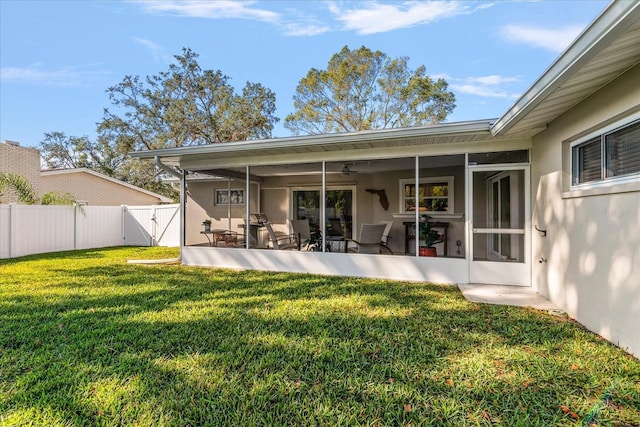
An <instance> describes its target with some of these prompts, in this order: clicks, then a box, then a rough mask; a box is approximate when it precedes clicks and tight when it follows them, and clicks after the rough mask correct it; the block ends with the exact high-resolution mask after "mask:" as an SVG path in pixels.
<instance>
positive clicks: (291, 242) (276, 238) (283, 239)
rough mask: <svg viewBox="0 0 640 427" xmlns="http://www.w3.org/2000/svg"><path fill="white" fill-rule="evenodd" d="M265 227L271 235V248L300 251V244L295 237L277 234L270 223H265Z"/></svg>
mask: <svg viewBox="0 0 640 427" xmlns="http://www.w3.org/2000/svg"><path fill="white" fill-rule="evenodd" d="M263 225H264V227H265V228H266V229H267V233H269V241H270V242H271V247H272V248H273V249H275V250H286V249H296V250H297V249H298V242H296V240H295V236H292V235H289V234H282V233H278V234H276V232H275V231H274V230H273V227H272V226H271V223H270V222H265V223H263Z"/></svg>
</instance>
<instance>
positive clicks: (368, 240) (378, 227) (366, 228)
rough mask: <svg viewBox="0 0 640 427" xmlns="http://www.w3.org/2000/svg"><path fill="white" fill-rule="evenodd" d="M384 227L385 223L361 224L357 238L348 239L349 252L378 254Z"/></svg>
mask: <svg viewBox="0 0 640 427" xmlns="http://www.w3.org/2000/svg"><path fill="white" fill-rule="evenodd" d="M386 227H387V224H362V225H361V226H360V235H359V236H358V240H353V239H349V240H348V242H349V244H350V245H349V252H357V253H361V254H379V253H380V252H381V249H382V234H383V233H384V230H385V228H386ZM352 244H353V245H352Z"/></svg>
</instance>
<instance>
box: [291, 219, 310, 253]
mask: <svg viewBox="0 0 640 427" xmlns="http://www.w3.org/2000/svg"><path fill="white" fill-rule="evenodd" d="M289 224H290V225H291V231H292V232H293V237H294V239H295V240H296V243H297V244H298V250H301V249H302V247H303V246H304V247H305V249H306V250H308V251H309V250H311V249H313V247H314V245H315V243H314V242H313V239H312V238H311V237H312V236H311V228H310V227H309V220H308V219H292V220H289Z"/></svg>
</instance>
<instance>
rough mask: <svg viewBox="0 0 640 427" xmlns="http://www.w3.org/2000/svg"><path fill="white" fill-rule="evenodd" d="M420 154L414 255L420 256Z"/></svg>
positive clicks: (417, 172) (417, 164)
mask: <svg viewBox="0 0 640 427" xmlns="http://www.w3.org/2000/svg"><path fill="white" fill-rule="evenodd" d="M419 194H420V156H416V200H415V218H414V220H415V222H416V223H415V228H416V255H415V256H416V257H418V256H420V201H419V200H418V196H419Z"/></svg>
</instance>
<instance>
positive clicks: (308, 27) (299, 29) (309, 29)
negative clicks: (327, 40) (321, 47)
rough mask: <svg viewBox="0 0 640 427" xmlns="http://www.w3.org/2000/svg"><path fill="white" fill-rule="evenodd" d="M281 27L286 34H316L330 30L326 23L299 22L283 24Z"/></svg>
mask: <svg viewBox="0 0 640 427" xmlns="http://www.w3.org/2000/svg"><path fill="white" fill-rule="evenodd" d="M283 28H284V33H285V35H287V36H317V35H318V34H323V33H326V32H328V31H331V28H330V27H328V26H326V25H320V24H304V23H299V22H292V23H289V24H284V25H283Z"/></svg>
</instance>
